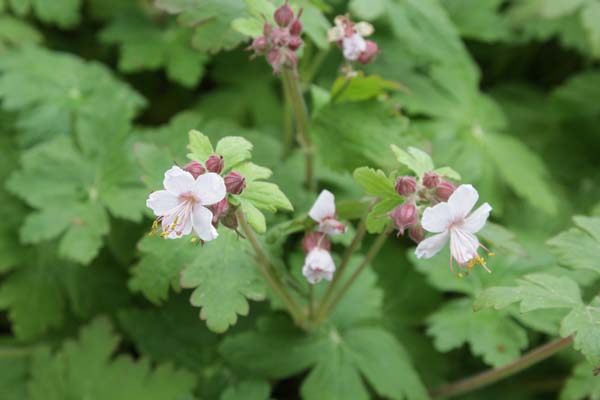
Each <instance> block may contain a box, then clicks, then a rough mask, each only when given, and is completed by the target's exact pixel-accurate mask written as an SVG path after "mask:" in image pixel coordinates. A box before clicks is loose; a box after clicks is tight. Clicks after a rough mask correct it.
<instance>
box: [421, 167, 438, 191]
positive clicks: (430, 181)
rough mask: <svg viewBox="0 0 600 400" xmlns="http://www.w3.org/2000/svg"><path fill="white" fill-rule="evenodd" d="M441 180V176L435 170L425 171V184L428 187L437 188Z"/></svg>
mask: <svg viewBox="0 0 600 400" xmlns="http://www.w3.org/2000/svg"><path fill="white" fill-rule="evenodd" d="M441 181H442V180H441V179H440V176H439V175H438V174H436V173H435V172H433V171H429V172H425V175H423V186H425V187H426V188H427V189H435V188H436V187H438V185H439V184H440V182H441Z"/></svg>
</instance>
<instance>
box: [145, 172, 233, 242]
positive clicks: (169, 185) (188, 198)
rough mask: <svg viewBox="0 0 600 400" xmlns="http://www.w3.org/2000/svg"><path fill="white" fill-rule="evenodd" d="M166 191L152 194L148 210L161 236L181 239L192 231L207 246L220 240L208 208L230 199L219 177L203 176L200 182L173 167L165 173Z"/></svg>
mask: <svg viewBox="0 0 600 400" xmlns="http://www.w3.org/2000/svg"><path fill="white" fill-rule="evenodd" d="M163 186H164V188H165V189H164V190H158V191H156V192H153V193H151V194H150V197H148V200H146V206H148V207H149V208H151V209H152V211H153V212H154V214H155V215H156V216H157V217H158V218H157V219H156V222H155V227H157V226H158V223H159V222H160V223H161V225H162V233H161V236H162V237H165V238H168V239H178V238H180V237H182V236H185V235H188V234H190V233H191V232H192V229H193V230H194V232H195V233H196V235H198V237H199V238H200V239H202V240H203V241H205V242H208V241H210V240H213V239H216V238H217V236H218V233H217V230H216V229H215V227H214V226H213V225H212V219H213V213H212V212H211V211H210V210H209V209H208V208H206V207H205V206H210V205H213V204H216V203H218V202H220V201H221V200H223V199H224V198H225V196H226V189H225V182H224V181H223V178H222V177H221V176H220V175H218V174H215V173H212V172H209V173H205V174H202V175H199V176H198V177H197V178H196V179H194V177H193V176H192V174H190V173H189V172H187V171H184V170H183V169H181V168H179V167H177V166H173V167H171V169H169V170H168V171H167V172H165V178H164V180H163Z"/></svg>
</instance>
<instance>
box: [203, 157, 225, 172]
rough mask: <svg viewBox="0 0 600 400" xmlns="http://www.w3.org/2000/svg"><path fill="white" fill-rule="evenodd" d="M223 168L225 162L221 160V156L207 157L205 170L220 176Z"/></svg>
mask: <svg viewBox="0 0 600 400" xmlns="http://www.w3.org/2000/svg"><path fill="white" fill-rule="evenodd" d="M224 167H225V160H223V157H222V156H217V155H214V154H213V155H212V156H210V157H208V160H206V169H207V170H208V171H209V172H214V173H215V174H220V173H221V171H223V168H224Z"/></svg>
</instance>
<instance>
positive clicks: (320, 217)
mask: <svg viewBox="0 0 600 400" xmlns="http://www.w3.org/2000/svg"><path fill="white" fill-rule="evenodd" d="M308 215H309V216H310V217H311V218H312V219H313V220H315V221H316V222H318V223H319V231H320V232H323V233H326V234H328V235H337V234H340V233H344V232H345V231H346V225H344V224H342V223H341V222H340V221H338V220H337V219H336V215H335V197H334V195H333V193H331V192H330V191H329V190H323V191H322V192H321V193H320V194H319V197H317V201H315V204H314V205H313V206H312V208H311V209H310V211H309V212H308Z"/></svg>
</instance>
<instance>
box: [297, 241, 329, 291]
mask: <svg viewBox="0 0 600 400" xmlns="http://www.w3.org/2000/svg"><path fill="white" fill-rule="evenodd" d="M334 272H335V263H334V261H333V258H331V254H330V253H329V252H328V251H327V250H324V249H321V248H319V247H315V248H314V249H312V250H311V251H310V252H309V253H308V254H307V256H306V260H305V261H304V266H303V267H302V274H303V275H304V277H305V278H306V280H308V282H310V283H311V284H315V283H318V282H319V281H320V280H321V279H326V280H331V279H332V278H333V273H334Z"/></svg>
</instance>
